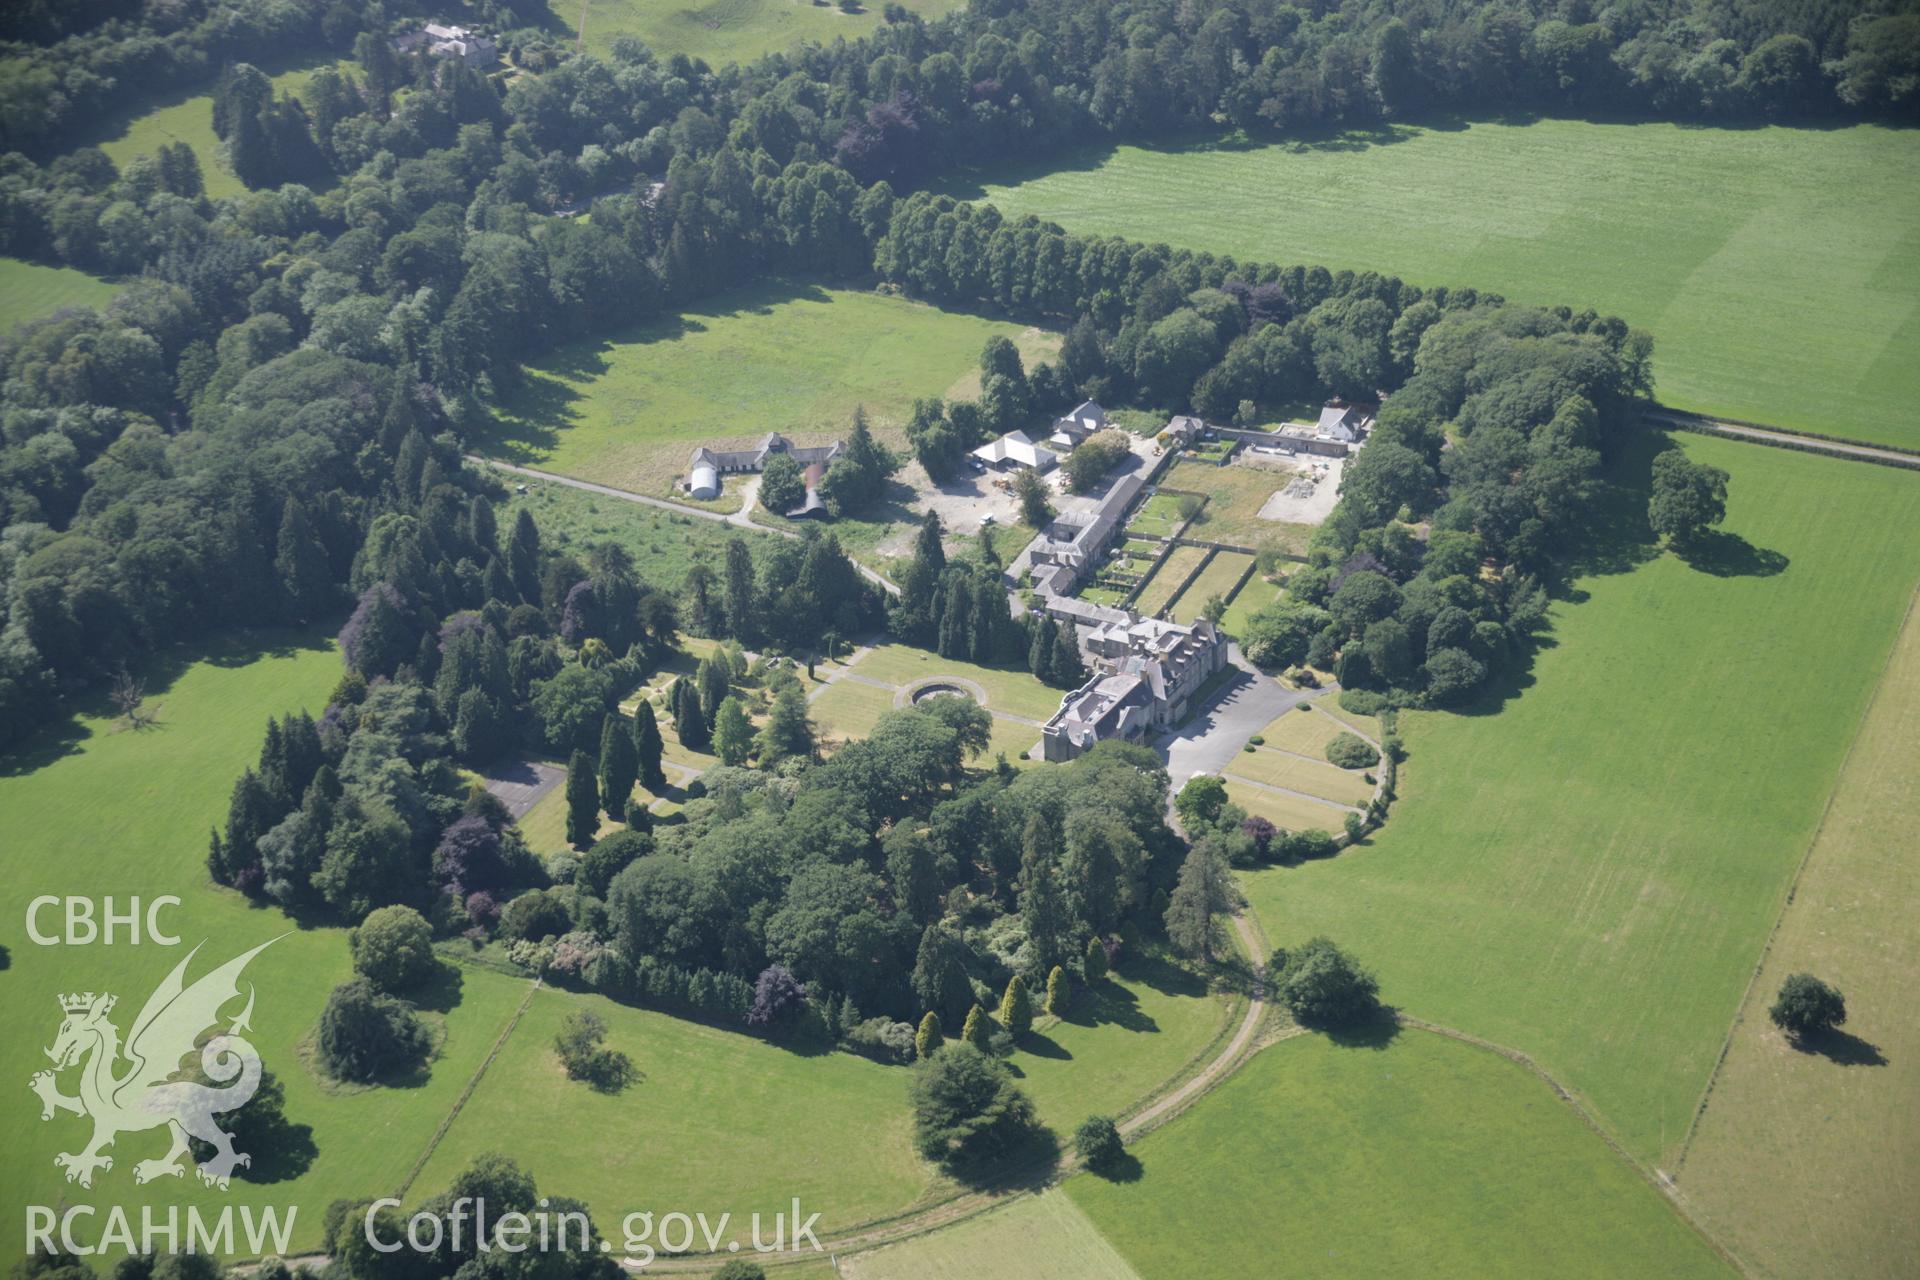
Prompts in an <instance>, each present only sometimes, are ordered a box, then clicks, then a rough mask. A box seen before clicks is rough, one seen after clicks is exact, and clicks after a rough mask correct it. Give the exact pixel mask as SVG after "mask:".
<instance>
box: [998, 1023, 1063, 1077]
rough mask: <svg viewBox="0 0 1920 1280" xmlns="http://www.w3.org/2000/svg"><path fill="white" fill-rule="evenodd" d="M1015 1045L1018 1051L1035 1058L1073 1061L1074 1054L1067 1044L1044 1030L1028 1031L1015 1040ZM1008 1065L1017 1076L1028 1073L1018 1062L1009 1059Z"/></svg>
mask: <svg viewBox="0 0 1920 1280" xmlns="http://www.w3.org/2000/svg"><path fill="white" fill-rule="evenodd" d="M1013 1047H1014V1049H1015V1050H1016V1051H1018V1052H1020V1053H1024V1054H1027V1055H1029V1056H1031V1057H1035V1058H1048V1059H1051V1060H1052V1061H1055V1062H1071V1061H1073V1055H1072V1054H1071V1053H1069V1052H1067V1049H1066V1046H1065V1045H1062V1044H1061V1043H1060V1042H1059V1041H1058V1040H1055V1039H1054V1038H1053V1037H1052V1036H1050V1035H1048V1034H1047V1033H1046V1032H1044V1031H1029V1032H1027V1034H1025V1035H1024V1036H1021V1037H1020V1038H1019V1039H1018V1040H1016V1041H1014V1045H1013ZM1007 1067H1008V1069H1009V1070H1011V1071H1012V1072H1013V1073H1014V1074H1015V1075H1017V1076H1023V1075H1025V1074H1026V1073H1025V1072H1024V1071H1022V1070H1020V1067H1019V1064H1018V1063H1016V1062H1013V1061H1011V1060H1008V1061H1007Z"/></svg>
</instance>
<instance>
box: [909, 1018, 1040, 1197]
mask: <svg viewBox="0 0 1920 1280" xmlns="http://www.w3.org/2000/svg"><path fill="white" fill-rule="evenodd" d="M911 1101H912V1104H913V1142H914V1146H915V1147H917V1148H918V1149H919V1151H920V1154H921V1155H922V1156H923V1157H925V1158H926V1159H928V1160H932V1161H935V1162H936V1163H939V1164H942V1165H945V1166H946V1167H947V1168H948V1169H949V1170H951V1171H954V1172H958V1173H961V1174H965V1173H966V1172H967V1171H968V1170H969V1169H970V1168H975V1167H978V1166H980V1165H982V1164H983V1163H986V1162H989V1161H992V1160H996V1159H998V1158H1000V1157H1004V1156H1006V1155H1009V1154H1011V1153H1013V1152H1014V1151H1016V1150H1017V1149H1018V1148H1019V1147H1020V1146H1021V1145H1022V1144H1023V1143H1026V1142H1028V1141H1030V1140H1031V1139H1033V1138H1034V1137H1035V1136H1037V1135H1038V1134H1039V1132H1040V1122H1039V1119H1038V1117H1037V1116H1036V1115H1035V1113H1034V1109H1033V1101H1032V1100H1031V1099H1030V1098H1028V1097H1027V1095H1026V1094H1025V1093H1022V1092H1021V1091H1020V1088H1019V1086H1018V1085H1016V1084H1014V1082H1013V1076H1012V1074H1011V1073H1010V1072H1009V1071H1008V1070H1007V1068H1006V1066H1005V1065H1004V1064H1002V1063H1000V1062H999V1061H997V1060H995V1059H994V1058H992V1057H991V1056H989V1055H988V1054H985V1053H982V1052H981V1051H980V1050H979V1049H977V1048H976V1047H974V1046H973V1045H970V1044H967V1043H966V1042H964V1041H962V1042H959V1043H956V1044H949V1045H946V1046H945V1047H943V1048H941V1049H939V1050H938V1051H937V1052H935V1053H933V1054H931V1055H930V1056H928V1058H927V1059H926V1060H925V1061H924V1062H922V1063H921V1064H920V1065H919V1066H918V1067H916V1068H915V1069H914V1076H913V1088H912V1092H911Z"/></svg>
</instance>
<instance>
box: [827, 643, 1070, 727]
mask: <svg viewBox="0 0 1920 1280" xmlns="http://www.w3.org/2000/svg"><path fill="white" fill-rule="evenodd" d="M852 670H854V671H855V672H857V673H859V674H860V675H863V676H865V677H867V678H868V679H869V680H884V681H886V682H887V683H888V684H890V685H894V686H896V687H899V686H904V685H909V684H912V683H913V682H914V681H916V680H926V679H929V678H931V677H933V676H941V675H959V676H964V677H966V678H967V679H969V680H971V681H973V682H974V683H976V684H978V685H980V686H981V687H982V688H983V689H985V690H986V691H987V709H988V710H989V711H1007V712H1011V713H1012V714H1014V715H1017V716H1025V717H1027V718H1028V719H1030V720H1045V719H1046V718H1047V717H1048V716H1050V715H1052V714H1053V713H1054V712H1055V711H1056V710H1058V709H1059V706H1060V691H1059V690H1058V689H1049V688H1048V687H1047V686H1046V685H1044V684H1041V683H1040V681H1039V680H1037V679H1035V678H1034V677H1033V676H1031V675H1029V674H1027V673H1026V672H1025V671H1014V670H1009V669H1006V668H1004V667H983V666H981V665H979V664H978V663H974V662H965V661H962V660H960V659H958V658H943V657H941V656H940V655H939V654H937V653H933V652H930V651H928V650H926V649H916V648H913V647H912V646H910V645H904V644H883V645H880V646H878V647H877V648H875V649H874V650H873V652H871V653H869V654H867V656H866V657H864V658H862V659H860V661H858V662H856V663H854V664H853V667H852ZM823 696H824V695H823Z"/></svg>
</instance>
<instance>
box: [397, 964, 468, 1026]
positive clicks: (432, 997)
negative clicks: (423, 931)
mask: <svg viewBox="0 0 1920 1280" xmlns="http://www.w3.org/2000/svg"><path fill="white" fill-rule="evenodd" d="M465 985H466V975H465V973H464V972H463V971H462V970H461V968H460V966H459V965H457V964H454V963H453V962H451V961H449V960H442V959H439V958H437V957H436V958H435V960H434V972H433V974H432V976H430V977H429V978H428V979H427V980H426V981H425V982H422V983H421V984H420V985H419V986H417V987H415V988H413V990H411V991H409V992H407V993H406V996H407V999H409V1000H411V1001H412V1002H413V1003H414V1004H415V1005H417V1006H419V1007H420V1008H422V1009H431V1010H433V1011H434V1012H435V1013H446V1012H448V1011H449V1010H452V1009H456V1008H458V1007H459V1005H460V997H461V994H462V991H463V988H464V987H465Z"/></svg>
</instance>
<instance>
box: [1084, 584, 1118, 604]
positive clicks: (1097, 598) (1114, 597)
mask: <svg viewBox="0 0 1920 1280" xmlns="http://www.w3.org/2000/svg"><path fill="white" fill-rule="evenodd" d="M1078 594H1079V597H1080V598H1081V599H1082V600H1091V601H1093V603H1095V604H1110V605H1115V606H1118V605H1119V603H1120V602H1121V601H1122V600H1125V599H1126V598H1127V593H1126V592H1125V591H1122V590H1121V589H1120V588H1118V587H1101V586H1086V587H1082V588H1080V591H1079V593H1078Z"/></svg>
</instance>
